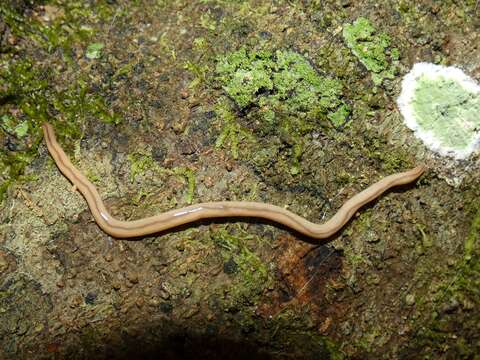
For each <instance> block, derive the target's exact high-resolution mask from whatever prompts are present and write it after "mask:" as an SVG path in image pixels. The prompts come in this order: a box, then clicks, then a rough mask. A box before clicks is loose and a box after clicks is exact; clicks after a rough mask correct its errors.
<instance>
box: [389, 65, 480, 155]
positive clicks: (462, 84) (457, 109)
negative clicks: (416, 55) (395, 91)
mask: <svg viewBox="0 0 480 360" xmlns="http://www.w3.org/2000/svg"><path fill="white" fill-rule="evenodd" d="M398 104H399V108H400V110H401V112H402V115H403V116H404V118H405V123H406V125H407V126H408V127H410V128H411V129H412V130H414V131H415V134H416V135H417V136H418V137H419V138H420V139H422V140H423V142H424V143H425V144H426V145H427V146H428V147H429V148H430V149H432V150H433V151H436V152H438V153H440V154H441V155H449V156H454V157H456V158H459V159H461V158H466V157H468V156H469V155H470V154H471V153H472V152H473V151H474V150H475V149H476V148H477V147H478V145H479V142H480V134H479V131H478V129H479V128H480V118H479V117H478V114H479V113H480V86H478V85H477V84H475V83H474V82H473V80H471V79H470V78H469V77H468V76H467V75H465V74H464V73H463V72H462V71H461V70H460V69H458V68H455V67H444V66H440V65H434V64H428V63H419V64H415V66H414V67H413V69H412V71H411V72H410V73H409V74H407V75H406V76H405V79H404V80H403V83H402V93H401V94H400V97H399V98H398Z"/></svg>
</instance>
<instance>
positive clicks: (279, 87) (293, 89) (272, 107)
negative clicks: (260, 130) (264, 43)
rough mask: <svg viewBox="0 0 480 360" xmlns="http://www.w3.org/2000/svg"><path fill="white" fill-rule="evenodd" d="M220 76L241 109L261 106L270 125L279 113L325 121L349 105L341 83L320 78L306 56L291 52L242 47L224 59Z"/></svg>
mask: <svg viewBox="0 0 480 360" xmlns="http://www.w3.org/2000/svg"><path fill="white" fill-rule="evenodd" d="M216 73H217V79H218V80H219V82H220V83H221V85H222V87H223V89H224V90H225V92H226V93H227V94H228V95H229V96H230V98H232V99H233V101H234V102H235V103H236V104H237V105H238V106H239V107H240V108H242V109H245V108H246V107H251V106H257V107H260V109H261V112H260V114H261V115H262V118H263V119H264V120H265V121H266V122H270V123H274V122H276V113H282V114H284V115H303V117H307V118H309V119H312V118H314V117H315V116H319V115H323V118H325V116H326V115H328V114H331V113H334V112H335V111H337V110H338V108H339V107H340V106H341V105H343V106H345V104H344V103H343V102H342V101H341V96H342V85H341V83H340V82H339V81H338V80H335V79H332V78H329V77H326V76H321V75H319V74H318V72H317V71H316V70H315V69H314V68H313V66H312V65H311V64H310V63H309V62H308V61H307V60H306V59H305V58H304V57H303V56H302V55H300V54H298V53H296V52H294V51H291V50H277V51H276V52H275V53H272V52H270V51H247V50H246V49H245V48H242V49H240V50H238V51H235V52H233V53H231V54H228V55H227V56H226V57H224V58H222V59H220V60H219V62H218V64H217V67H216ZM337 116H338V115H337ZM337 122H338V119H337Z"/></svg>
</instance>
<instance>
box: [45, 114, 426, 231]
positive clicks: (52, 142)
mask: <svg viewBox="0 0 480 360" xmlns="http://www.w3.org/2000/svg"><path fill="white" fill-rule="evenodd" d="M42 127H43V132H44V137H45V141H46V143H47V147H48V151H49V152H50V154H51V156H52V158H53V159H54V160H55V163H56V164H57V166H58V168H59V169H60V171H61V172H62V173H63V175H65V177H67V179H68V180H70V181H71V182H72V184H73V185H75V186H76V188H77V189H78V190H79V191H80V193H81V194H82V195H83V197H84V198H85V200H86V201H87V203H88V206H89V208H90V211H91V212H92V215H93V217H94V218H95V221H96V222H97V224H98V226H100V228H101V229H102V230H103V231H105V232H106V233H107V234H109V235H111V236H113V237H117V238H130V237H140V236H145V235H150V234H154V233H158V232H160V231H164V230H168V229H171V228H174V227H177V226H179V225H183V224H187V223H191V222H194V221H197V220H201V219H211V218H229V217H252V218H262V219H268V220H271V221H274V222H277V223H280V224H283V225H285V226H288V227H289V228H292V229H294V230H296V231H298V232H300V233H302V234H304V235H307V236H309V237H312V238H316V239H324V238H328V237H329V236H331V235H333V234H335V233H336V232H337V231H338V230H340V229H341V228H342V227H343V226H344V225H345V224H346V223H347V222H348V220H349V219H350V218H351V217H352V216H353V215H354V214H355V212H356V211H357V210H358V209H359V208H360V207H362V206H363V205H365V204H366V203H368V202H370V201H372V200H373V199H375V198H377V197H378V196H380V195H381V194H382V193H384V192H385V191H386V190H388V189H390V188H391V187H393V186H398V185H404V184H408V183H411V182H413V181H415V180H416V179H417V178H418V177H419V176H420V175H421V174H422V173H423V172H424V170H425V168H424V166H417V167H416V168H414V169H412V170H409V171H406V172H402V173H397V174H393V175H390V176H387V177H385V178H383V179H382V180H380V181H378V182H376V183H375V184H373V185H371V186H370V187H368V188H367V189H365V190H363V191H362V192H360V193H358V194H357V195H355V196H353V197H352V198H351V199H350V200H348V201H347V202H345V203H344V204H343V206H342V207H341V208H340V210H338V212H337V213H336V214H335V215H334V216H333V217H332V218H331V219H330V220H328V221H327V222H325V223H324V224H315V223H312V222H310V221H308V220H306V219H304V218H302V217H300V216H298V215H296V214H294V213H292V212H290V211H288V210H286V209H283V208H281V207H278V206H275V205H271V204H265V203H260V202H247V201H219V202H207V203H199V204H195V205H191V206H187V207H184V208H181V209H175V210H170V211H167V212H164V213H163V214H159V215H155V216H151V217H147V218H144V219H140V220H133V221H122V220H117V219H115V218H114V217H112V215H110V213H109V212H108V211H107V209H106V208H105V204H104V203H103V201H102V199H101V198H100V195H99V194H98V191H97V189H96V188H95V186H94V185H93V184H92V183H91V182H90V181H89V180H88V179H87V178H86V177H85V176H84V175H83V174H82V173H81V172H80V171H78V170H77V169H76V168H75V167H74V166H73V164H72V163H71V162H70V160H69V158H68V157H67V155H66V154H65V152H64V151H63V149H62V148H61V147H60V145H59V144H58V142H57V140H56V138H55V132H54V130H53V127H52V126H51V125H50V124H48V123H44V124H43V125H42Z"/></svg>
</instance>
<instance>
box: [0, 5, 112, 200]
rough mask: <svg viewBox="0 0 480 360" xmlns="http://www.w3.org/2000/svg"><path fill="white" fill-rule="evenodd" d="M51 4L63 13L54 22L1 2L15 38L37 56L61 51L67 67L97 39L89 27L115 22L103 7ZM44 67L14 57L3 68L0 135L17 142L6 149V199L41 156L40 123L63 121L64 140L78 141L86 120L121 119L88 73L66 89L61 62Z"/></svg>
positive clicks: (0, 162) (1, 156)
mask: <svg viewBox="0 0 480 360" xmlns="http://www.w3.org/2000/svg"><path fill="white" fill-rule="evenodd" d="M50 5H52V6H53V7H55V6H58V9H59V11H58V13H57V14H56V15H55V16H54V18H53V19H51V21H49V22H41V21H40V20H39V19H38V18H36V17H27V16H24V15H23V14H22V13H20V12H19V11H18V10H17V9H16V8H14V7H11V6H10V5H9V4H8V2H7V3H3V2H2V3H1V4H0V16H1V17H2V20H3V21H4V22H5V23H6V24H7V25H8V27H9V29H10V30H11V31H12V33H13V34H15V35H16V36H17V37H19V38H24V39H28V41H29V42H31V43H32V44H34V45H33V46H34V47H37V48H38V50H37V52H36V55H38V56H40V55H39V54H42V55H45V53H46V52H53V51H54V50H56V49H58V48H60V49H61V50H62V51H60V52H59V54H60V55H61V57H60V58H59V59H58V60H59V61H65V62H66V63H67V64H72V61H73V60H72V58H71V57H70V56H71V55H70V54H71V49H72V47H73V46H78V45H83V44H84V43H85V42H86V41H87V40H88V39H89V38H90V37H91V36H92V35H93V30H92V29H91V28H90V27H89V26H88V23H89V22H90V21H99V20H106V19H109V18H110V16H112V15H113V13H114V10H115V8H114V7H111V6H108V5H106V4H103V3H102V4H98V6H96V7H95V9H93V8H92V7H91V6H89V5H85V4H84V3H82V2H80V1H62V0H54V1H51V2H50ZM19 8H20V7H19ZM7 58H8V57H7ZM3 59H5V58H3ZM43 64H44V62H43V61H38V59H34V58H32V57H31V55H27V56H22V57H16V58H8V62H6V63H5V65H4V64H2V67H1V68H0V89H2V90H1V91H0V103H1V104H2V106H1V107H0V120H1V124H0V136H2V135H3V136H6V137H8V138H9V139H13V140H11V141H12V142H13V143H14V144H15V146H14V147H15V149H14V150H10V151H8V150H6V149H2V150H0V180H1V183H2V185H1V186H0V198H3V195H4V193H5V191H6V190H7V189H8V187H9V186H10V185H11V184H13V183H14V182H15V181H17V180H19V179H21V178H24V177H22V174H23V171H24V169H25V167H26V166H27V165H28V164H29V163H30V162H31V161H32V160H33V159H34V157H35V156H36V154H37V147H38V144H39V143H40V142H41V140H42V137H41V132H40V130H39V125H40V124H42V123H43V122H46V121H50V122H54V121H53V119H60V121H58V122H56V123H55V129H56V132H57V135H58V137H59V138H65V137H68V138H76V139H78V138H79V137H80V136H81V133H80V131H79V129H80V127H79V124H80V122H82V121H85V120H88V119H94V118H95V119H100V120H101V121H103V122H106V123H112V124H118V123H119V121H120V117H119V116H118V115H117V114H115V113H114V112H113V111H112V110H110V109H109V107H108V106H107V103H106V101H105V100H104V98H103V96H101V95H98V94H96V93H95V92H93V91H92V90H91V88H90V86H89V85H88V84H89V80H88V78H86V77H85V75H84V74H79V75H78V77H77V78H76V79H75V78H74V79H73V80H72V79H71V81H70V82H69V85H67V86H63V83H64V81H63V79H59V78H57V76H59V74H58V67H57V66H58V65H59V64H58V63H57V64H55V65H52V66H46V65H43ZM59 84H62V85H60V86H59ZM2 133H3V134H2ZM67 148H68V145H67Z"/></svg>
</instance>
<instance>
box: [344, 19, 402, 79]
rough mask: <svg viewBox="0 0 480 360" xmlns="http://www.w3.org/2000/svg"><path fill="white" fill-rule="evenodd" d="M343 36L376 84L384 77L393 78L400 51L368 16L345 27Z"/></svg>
mask: <svg viewBox="0 0 480 360" xmlns="http://www.w3.org/2000/svg"><path fill="white" fill-rule="evenodd" d="M343 38H344V40H345V43H346V44H347V46H348V47H349V48H350V49H351V50H352V53H353V54H354V55H355V56H356V57H357V58H358V59H359V60H360V62H361V63H362V64H363V65H364V66H365V67H366V68H367V70H368V71H370V72H371V73H372V80H373V83H374V84H375V85H380V84H381V83H382V82H383V80H384V79H393V77H394V75H395V72H396V66H395V65H394V62H395V61H397V60H398V58H399V56H400V53H399V51H398V49H396V48H393V49H390V43H391V40H390V37H389V36H388V35H387V34H385V33H377V31H376V29H375V28H374V27H373V25H372V24H371V23H370V21H369V20H368V19H366V18H363V17H360V18H358V19H357V20H355V21H354V22H353V23H352V24H345V26H344V27H343Z"/></svg>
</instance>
